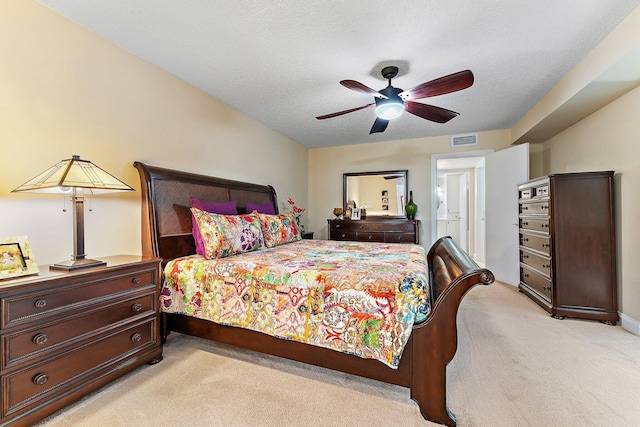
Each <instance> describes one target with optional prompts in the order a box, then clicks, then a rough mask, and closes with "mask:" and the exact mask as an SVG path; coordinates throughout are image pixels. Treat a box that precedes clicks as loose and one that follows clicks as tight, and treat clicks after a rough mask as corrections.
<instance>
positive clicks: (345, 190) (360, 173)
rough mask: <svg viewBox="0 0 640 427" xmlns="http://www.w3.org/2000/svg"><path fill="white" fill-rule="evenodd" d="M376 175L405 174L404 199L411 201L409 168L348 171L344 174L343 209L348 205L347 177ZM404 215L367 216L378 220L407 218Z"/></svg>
mask: <svg viewBox="0 0 640 427" xmlns="http://www.w3.org/2000/svg"><path fill="white" fill-rule="evenodd" d="M376 175H403V176H404V200H405V203H407V202H408V201H409V198H408V197H409V170H408V169H398V170H391V171H376V172H348V173H343V174H342V207H343V209H344V208H346V206H347V178H349V177H355V176H376ZM406 217H407V216H406V215H404V213H403V214H402V215H369V214H367V218H375V219H376V220H380V219H385V218H386V219H398V218H406Z"/></svg>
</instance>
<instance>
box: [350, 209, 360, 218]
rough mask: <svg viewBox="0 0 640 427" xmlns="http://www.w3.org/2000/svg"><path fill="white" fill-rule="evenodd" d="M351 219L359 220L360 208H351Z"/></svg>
mask: <svg viewBox="0 0 640 427" xmlns="http://www.w3.org/2000/svg"><path fill="white" fill-rule="evenodd" d="M351 219H354V220H359V219H360V209H359V208H353V209H351Z"/></svg>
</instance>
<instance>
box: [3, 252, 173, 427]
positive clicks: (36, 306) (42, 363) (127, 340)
mask: <svg viewBox="0 0 640 427" xmlns="http://www.w3.org/2000/svg"><path fill="white" fill-rule="evenodd" d="M101 259H102V260H104V261H107V266H106V267H98V268H88V269H85V270H78V271H75V272H72V273H67V272H61V271H49V269H48V267H47V266H43V267H41V268H40V274H39V275H37V276H29V277H24V278H21V279H13V280H4V281H0V310H1V312H0V340H1V341H0V343H1V346H2V359H1V361H0V363H1V370H0V378H1V380H2V389H1V393H2V395H1V397H2V399H1V400H2V413H1V414H0V425H3V426H4V425H30V424H32V423H33V422H35V421H37V420H39V419H41V418H44V417H45V416H47V415H49V414H51V413H53V412H55V411H57V410H58V409H60V408H62V407H64V406H66V405H68V404H69V403H71V402H73V401H75V400H77V399H79V398H80V397H82V396H84V395H85V394H87V393H89V392H92V391H94V390H96V389H98V388H99V387H101V386H103V385H105V384H107V383H108V382H110V381H112V380H114V379H115V378H117V377H120V376H122V375H123V374H125V373H127V372H129V371H131V370H132V369H134V368H136V367H138V366H140V365H142V364H144V363H155V362H158V361H160V360H161V359H162V346H161V342H160V321H159V306H158V301H159V300H158V297H159V283H160V259H159V258H141V257H137V256H124V255H122V256H114V257H103V258H101Z"/></svg>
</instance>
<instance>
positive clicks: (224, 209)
mask: <svg viewBox="0 0 640 427" xmlns="http://www.w3.org/2000/svg"><path fill="white" fill-rule="evenodd" d="M191 207H192V208H197V209H200V210H201V211H205V212H209V213H214V214H220V215H237V214H238V208H237V207H236V201H235V200H231V201H230V202H205V201H202V200H198V199H197V198H195V197H193V196H191ZM191 223H192V228H191V234H193V240H194V241H195V242H196V253H197V254H198V255H202V256H204V255H205V249H204V242H203V241H202V236H201V235H200V228H198V222H197V221H196V218H195V217H194V216H193V214H192V215H191Z"/></svg>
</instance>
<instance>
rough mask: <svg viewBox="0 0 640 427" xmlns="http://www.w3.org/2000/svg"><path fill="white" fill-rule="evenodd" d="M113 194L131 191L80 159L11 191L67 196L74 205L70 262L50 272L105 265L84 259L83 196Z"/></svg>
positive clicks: (69, 160) (58, 264)
mask: <svg viewBox="0 0 640 427" xmlns="http://www.w3.org/2000/svg"><path fill="white" fill-rule="evenodd" d="M112 191H133V188H131V187H129V186H128V185H127V184H125V183H124V182H122V181H120V180H119V179H117V178H115V177H114V176H113V175H111V174H109V173H107V172H105V171H104V170H102V169H100V168H99V167H98V166H96V165H94V164H93V163H91V162H90V161H88V160H81V159H80V156H73V157H72V158H70V159H66V160H62V161H60V162H58V163H57V164H56V165H54V166H52V167H51V168H49V169H47V170H46V171H44V172H42V173H41V174H40V175H38V176H36V177H35V178H33V179H31V180H29V181H27V182H25V183H24V184H22V185H21V186H19V187H18V188H16V189H15V190H13V191H12V193H15V192H31V193H48V194H68V195H70V196H71V199H72V201H73V202H74V209H73V223H74V229H73V258H72V259H70V260H68V261H63V262H60V263H56V264H53V265H51V267H50V268H51V269H52V270H67V271H71V270H77V269H80V268H87V267H96V266H101V265H106V263H105V262H104V261H100V260H94V259H87V257H86V254H85V253H84V195H85V194H97V193H107V192H112Z"/></svg>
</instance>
